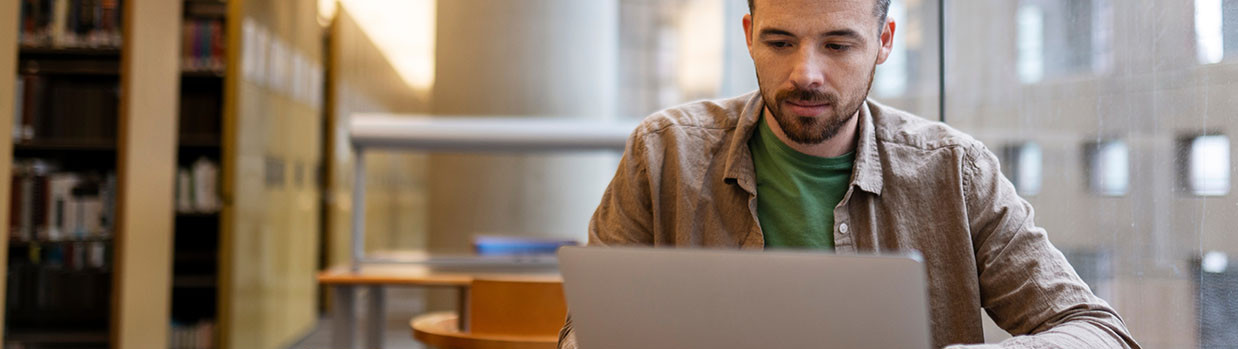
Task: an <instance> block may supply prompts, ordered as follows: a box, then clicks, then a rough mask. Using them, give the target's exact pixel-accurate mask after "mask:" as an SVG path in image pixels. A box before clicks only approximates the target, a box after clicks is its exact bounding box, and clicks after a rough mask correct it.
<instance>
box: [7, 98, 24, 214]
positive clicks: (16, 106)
mask: <svg viewBox="0 0 1238 349" xmlns="http://www.w3.org/2000/svg"><path fill="white" fill-rule="evenodd" d="M13 91H14V93H15V96H14V98H13V128H12V130H10V131H12V132H13V133H12V137H13V141H14V142H16V141H19V140H21V138H22V134H21V115H22V103H23V102H25V99H26V97H25V96H26V77H25V76H23V75H18V76H17V83H16V84H15V86H14V87H13ZM10 217H11V216H10Z"/></svg>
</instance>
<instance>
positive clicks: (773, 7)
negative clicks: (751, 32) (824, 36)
mask: <svg viewBox="0 0 1238 349" xmlns="http://www.w3.org/2000/svg"><path fill="white" fill-rule="evenodd" d="M873 6H874V0H754V2H753V7H755V9H753V11H754V14H753V22H754V24H755V26H756V27H757V28H763V27H777V28H779V29H782V30H797V31H798V30H823V31H828V30H835V29H844V28H847V29H857V30H858V29H859V28H860V27H861V26H865V25H869V24H871V25H873V26H875V25H876V24H877V23H876V22H877V20H878V18H877V17H876V16H875V15H873Z"/></svg>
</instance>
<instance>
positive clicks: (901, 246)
mask: <svg viewBox="0 0 1238 349" xmlns="http://www.w3.org/2000/svg"><path fill="white" fill-rule="evenodd" d="M763 109H764V102H763V101H762V99H761V95H760V94H759V93H756V92H753V93H749V94H747V95H743V96H740V97H736V98H731V99H724V100H717V101H703V102H696V103H692V104H688V105H684V106H680V107H676V108H671V109H667V110H663V111H660V112H658V113H655V114H654V115H652V116H650V117H648V118H646V119H645V120H644V121H643V122H642V123H641V124H640V126H638V127H637V129H636V130H635V131H634V132H633V133H632V135H631V136H630V137H629V139H628V142H627V147H626V150H625V151H624V154H623V159H622V160H621V161H620V162H619V170H618V171H617V173H616V174H615V177H614V179H613V180H611V183H610V186H609V187H608V188H607V189H606V192H605V194H603V197H602V202H601V204H600V205H599V206H598V208H597V211H596V212H595V213H594V215H593V218H592V220H591V221H590V223H589V245H592V246H621V245H628V246H630V245H644V246H663V247H710V248H720V247H721V248H727V247H729V248H740V249H762V248H764V246H765V241H764V238H763V237H762V233H761V226H760V225H759V224H758V223H757V187H756V181H755V178H756V175H755V172H754V169H753V165H752V155H751V153H750V151H749V150H748V139H749V137H751V136H752V133H753V131H754V130H755V129H756V123H757V121H758V120H760V118H759V116H760V112H761V111H762V110H763ZM858 124H859V130H858V132H857V133H856V135H857V138H858V139H857V142H856V150H855V157H856V158H855V166H854V172H853V174H852V178H851V185H850V186H849V187H848V189H847V193H846V194H845V196H844V197H843V199H842V202H841V203H839V204H838V207H837V208H835V209H834V211H833V212H821V214H833V215H834V222H835V225H834V246H835V250H836V252H837V253H840V254H850V253H862V252H894V251H906V250H917V251H920V253H921V254H922V255H923V257H924V263H925V267H926V269H927V272H928V275H927V276H928V279H927V280H928V288H929V289H928V293H929V303H930V309H929V315H930V318H931V333H932V337H933V339H932V342H933V346H934V348H941V347H944V346H947V345H951V344H961V343H962V344H966V343H982V342H983V341H984V335H983V332H982V330H981V314H980V311H981V309H984V311H987V312H988V314H989V316H990V317H992V318H993V320H994V321H995V322H996V323H997V324H998V325H999V326H1001V327H1002V328H1003V329H1005V330H1006V331H1008V332H1010V333H1012V334H1014V335H1015V337H1013V338H1011V339H1008V340H1006V341H1004V342H1002V343H1001V344H1000V347H1002V348H1139V345H1138V344H1136V343H1135V340H1134V339H1133V338H1132V337H1131V335H1130V333H1129V332H1128V331H1127V329H1126V325H1125V324H1124V323H1123V322H1122V319H1121V318H1120V317H1118V314H1117V313H1116V312H1115V311H1114V310H1113V309H1112V308H1110V306H1109V305H1108V304H1107V303H1105V301H1104V300H1101V299H1100V298H1097V297H1096V296H1095V295H1093V293H1092V291H1091V290H1090V289H1088V286H1087V285H1086V284H1084V283H1083V281H1081V280H1080V279H1079V277H1078V276H1077V275H1076V274H1075V271H1074V268H1072V267H1071V266H1070V264H1069V263H1068V262H1067V261H1066V259H1065V257H1063V256H1062V253H1061V252H1059V251H1058V250H1057V248H1055V247H1053V245H1052V244H1050V243H1049V240H1048V238H1047V237H1046V234H1045V230H1044V229H1042V228H1040V227H1037V226H1036V225H1035V224H1034V223H1033V220H1032V218H1033V210H1032V206H1031V205H1029V204H1028V203H1027V202H1026V201H1024V200H1023V199H1022V198H1020V197H1019V196H1018V195H1017V194H1016V193H1015V189H1014V187H1013V186H1012V185H1011V184H1010V182H1009V181H1007V180H1006V179H1005V178H1004V177H1003V176H1002V174H1001V171H1000V167H999V164H998V160H997V158H996V157H995V156H994V155H993V153H992V152H990V151H989V150H988V149H987V148H985V146H984V145H983V144H981V143H980V142H979V141H977V140H975V139H973V138H972V137H970V136H968V135H966V134H964V133H962V132H959V131H957V130H954V129H953V128H950V127H949V126H946V125H945V124H942V123H940V122H933V121H927V120H924V119H922V118H919V117H916V116H913V115H911V114H908V113H906V112H903V111H900V110H896V109H893V108H890V107H886V106H883V105H881V104H878V103H876V102H873V101H868V102H867V103H866V104H865V105H864V106H863V107H862V108H861V109H860V114H859V122H858ZM804 195H812V193H804ZM890 316H898V314H890ZM632 335H636V336H639V335H640V334H638V333H634V334H632ZM575 342H576V341H575V335H574V333H573V330H572V324H571V319H570V317H569V318H568V320H567V323H566V325H565V326H564V328H563V331H562V332H561V333H560V343H559V346H560V347H561V348H575V347H576V343H575ZM822 344H823V345H825V346H828V343H822ZM978 347H981V346H978ZM982 347H990V346H982ZM994 347H995V346H994ZM585 349H588V348H585Z"/></svg>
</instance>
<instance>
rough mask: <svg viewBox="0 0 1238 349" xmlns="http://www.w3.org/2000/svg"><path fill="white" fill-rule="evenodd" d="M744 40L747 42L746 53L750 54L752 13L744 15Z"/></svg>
mask: <svg viewBox="0 0 1238 349" xmlns="http://www.w3.org/2000/svg"><path fill="white" fill-rule="evenodd" d="M743 22H744V41H745V42H747V43H748V55H749V56H751V55H752V14H746V15H744V20H743Z"/></svg>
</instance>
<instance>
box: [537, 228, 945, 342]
mask: <svg viewBox="0 0 1238 349" xmlns="http://www.w3.org/2000/svg"><path fill="white" fill-rule="evenodd" d="M559 264H560V265H559V268H560V272H561V273H562V274H563V281H564V285H563V287H564V292H565V296H566V297H567V303H568V309H569V312H570V313H571V315H572V324H573V328H574V331H575V334H576V340H577V344H578V345H579V346H580V348H583V349H607V348H650V349H660V348H668V349H669V348H717V349H729V348H928V347H929V346H930V338H929V326H928V305H927V301H926V298H927V289H926V288H925V280H924V278H925V276H924V267H923V265H922V264H921V263H920V262H919V261H918V256H917V255H909V256H842V255H833V254H825V253H814V252H768V251H766V252H760V251H735V250H688V249H654V248H599V247H563V248H561V249H560V250H559Z"/></svg>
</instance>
